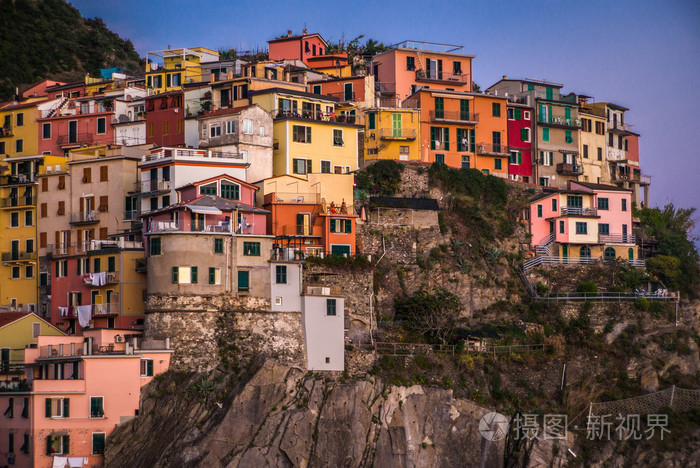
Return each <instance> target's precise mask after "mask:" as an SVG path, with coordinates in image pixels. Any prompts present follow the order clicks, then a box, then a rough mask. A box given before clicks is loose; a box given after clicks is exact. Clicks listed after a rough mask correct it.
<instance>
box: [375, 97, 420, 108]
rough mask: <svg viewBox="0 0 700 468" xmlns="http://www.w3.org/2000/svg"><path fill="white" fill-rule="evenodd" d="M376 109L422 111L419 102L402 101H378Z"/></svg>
mask: <svg viewBox="0 0 700 468" xmlns="http://www.w3.org/2000/svg"><path fill="white" fill-rule="evenodd" d="M376 107H382V108H387V107H388V108H391V109H420V108H419V107H418V101H417V100H415V99H413V100H408V99H407V100H405V101H402V100H400V99H377V102H376Z"/></svg>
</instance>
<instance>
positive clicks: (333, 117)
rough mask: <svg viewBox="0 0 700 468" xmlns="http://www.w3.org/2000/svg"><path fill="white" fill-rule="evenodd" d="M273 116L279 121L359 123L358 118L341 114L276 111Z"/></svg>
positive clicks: (313, 111) (310, 111)
mask: <svg viewBox="0 0 700 468" xmlns="http://www.w3.org/2000/svg"><path fill="white" fill-rule="evenodd" d="M272 115H273V116H274V117H275V120H277V119H290V118H294V119H304V120H315V121H317V122H339V123H349V124H354V123H357V117H356V116H353V115H342V114H340V112H323V111H315V110H296V111H295V110H292V109H274V110H273V111H272Z"/></svg>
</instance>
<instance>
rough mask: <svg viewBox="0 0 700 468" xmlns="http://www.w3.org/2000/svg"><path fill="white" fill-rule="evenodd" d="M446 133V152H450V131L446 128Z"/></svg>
mask: <svg viewBox="0 0 700 468" xmlns="http://www.w3.org/2000/svg"><path fill="white" fill-rule="evenodd" d="M444 133H445V151H449V150H450V129H449V128H447V127H445V128H444Z"/></svg>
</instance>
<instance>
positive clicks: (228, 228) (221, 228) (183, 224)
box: [146, 220, 255, 234]
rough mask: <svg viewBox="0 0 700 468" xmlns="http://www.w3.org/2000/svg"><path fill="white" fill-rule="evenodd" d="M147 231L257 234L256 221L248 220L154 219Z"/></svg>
mask: <svg viewBox="0 0 700 468" xmlns="http://www.w3.org/2000/svg"><path fill="white" fill-rule="evenodd" d="M146 232H148V233H158V232H183V233H187V232H204V233H222V234H226V233H228V234H255V223H248V221H247V220H245V222H242V223H240V224H238V225H235V224H233V223H231V222H225V221H217V222H215V223H214V222H208V223H203V222H192V221H185V220H178V221H152V222H151V223H149V224H148V226H146Z"/></svg>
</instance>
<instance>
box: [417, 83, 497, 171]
mask: <svg viewBox="0 0 700 468" xmlns="http://www.w3.org/2000/svg"><path fill="white" fill-rule="evenodd" d="M406 103H408V104H409V105H410V106H411V107H416V108H420V120H421V131H420V135H421V140H420V143H421V161H423V162H426V163H433V162H441V163H443V164H447V165H448V166H450V167H457V168H460V167H463V168H472V169H478V170H480V171H482V172H483V173H484V174H491V175H495V176H498V177H503V178H506V177H508V161H509V158H510V152H509V150H508V145H507V142H508V123H507V122H508V121H507V113H506V103H507V101H506V98H504V97H499V96H491V95H486V94H479V93H460V92H456V91H435V90H433V89H425V88H421V89H420V90H418V91H417V92H416V93H415V94H413V95H412V96H411V97H410V98H409V99H407V100H406Z"/></svg>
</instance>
